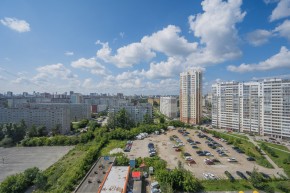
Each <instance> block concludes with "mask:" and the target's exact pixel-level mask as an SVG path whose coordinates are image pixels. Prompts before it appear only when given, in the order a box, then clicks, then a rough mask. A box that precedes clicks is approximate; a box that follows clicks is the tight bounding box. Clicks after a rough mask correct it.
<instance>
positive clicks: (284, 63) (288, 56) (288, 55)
mask: <svg viewBox="0 0 290 193" xmlns="http://www.w3.org/2000/svg"><path fill="white" fill-rule="evenodd" d="M277 68H290V51H289V50H288V49H287V48H286V47H284V46H282V47H281V49H280V52H279V53H278V54H276V55H274V56H272V57H270V58H269V59H267V60H265V61H262V62H259V63H258V64H241V65H240V66H233V65H230V66H228V67H227V69H228V70H229V71H232V72H241V73H243V72H252V71H266V70H273V69H277Z"/></svg>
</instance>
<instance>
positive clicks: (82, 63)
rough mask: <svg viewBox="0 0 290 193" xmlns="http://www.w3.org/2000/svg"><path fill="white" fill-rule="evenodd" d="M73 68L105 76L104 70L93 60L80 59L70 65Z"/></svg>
mask: <svg viewBox="0 0 290 193" xmlns="http://www.w3.org/2000/svg"><path fill="white" fill-rule="evenodd" d="M71 66H72V67H73V68H81V69H90V70H91V73H92V74H96V75H105V74H106V68H105V66H103V65H101V64H100V63H98V62H97V61H96V59H95V58H89V59H86V58H80V59H78V60H76V61H73V62H72V63H71Z"/></svg>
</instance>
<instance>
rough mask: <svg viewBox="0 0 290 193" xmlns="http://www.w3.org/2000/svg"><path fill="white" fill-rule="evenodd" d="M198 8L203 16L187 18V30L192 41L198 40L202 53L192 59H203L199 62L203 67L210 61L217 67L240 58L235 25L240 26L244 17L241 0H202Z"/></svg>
mask: <svg viewBox="0 0 290 193" xmlns="http://www.w3.org/2000/svg"><path fill="white" fill-rule="evenodd" d="M201 5H202V9H203V11H204V12H203V13H201V14H197V15H191V16H189V18H188V21H189V25H190V29H191V30H192V32H193V34H194V36H195V37H198V38H200V43H201V45H204V49H203V50H201V51H200V52H199V53H197V54H194V55H193V57H191V58H192V59H194V58H198V57H200V56H203V57H201V58H202V60H201V61H199V63H201V64H203V63H208V62H210V61H212V59H213V60H214V63H217V62H222V61H225V60H229V59H234V58H237V57H239V56H241V54H242V52H241V50H240V49H239V48H238V42H239V37H238V31H237V29H236V24H237V23H239V22H242V21H243V19H244V17H245V15H246V12H242V11H241V8H240V7H241V5H242V0H232V1H222V0H204V1H203V2H202V3H201ZM196 56H198V57H196ZM206 58H209V60H206Z"/></svg>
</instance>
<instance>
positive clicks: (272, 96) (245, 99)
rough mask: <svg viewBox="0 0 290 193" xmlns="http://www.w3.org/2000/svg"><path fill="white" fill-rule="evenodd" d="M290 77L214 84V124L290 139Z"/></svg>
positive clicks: (224, 127) (219, 126) (220, 126)
mask: <svg viewBox="0 0 290 193" xmlns="http://www.w3.org/2000/svg"><path fill="white" fill-rule="evenodd" d="M289 117H290V80H282V79H271V80H263V81H258V82H245V83H239V82H224V83H216V84H213V85H212V125H213V126H215V127H217V128H223V129H233V130H235V131H239V132H255V133H258V134H261V135H268V136H272V137H277V138H290V119H289Z"/></svg>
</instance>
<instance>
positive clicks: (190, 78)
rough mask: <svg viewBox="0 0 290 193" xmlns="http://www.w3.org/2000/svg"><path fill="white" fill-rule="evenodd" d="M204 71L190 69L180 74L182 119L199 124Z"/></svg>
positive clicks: (185, 121)
mask: <svg viewBox="0 0 290 193" xmlns="http://www.w3.org/2000/svg"><path fill="white" fill-rule="evenodd" d="M201 91H202V72H201V71H198V70H190V71H187V72H183V73H181V74H180V97H179V102H180V105H179V107H180V121H182V122H184V123H188V124H199V123H200V122H201V116H202V92H201Z"/></svg>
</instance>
